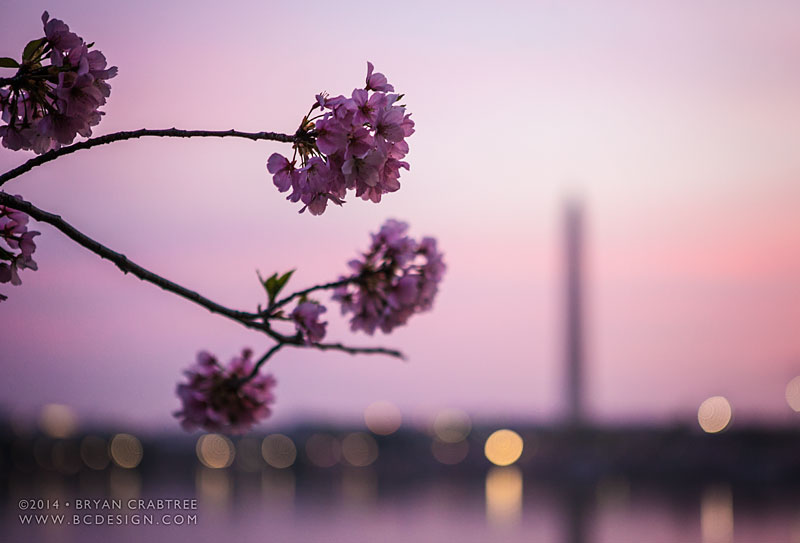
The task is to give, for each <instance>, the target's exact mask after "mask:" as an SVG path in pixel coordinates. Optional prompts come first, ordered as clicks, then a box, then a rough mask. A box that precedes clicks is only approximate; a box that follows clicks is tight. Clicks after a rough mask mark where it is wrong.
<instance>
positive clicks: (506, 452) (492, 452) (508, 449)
mask: <svg viewBox="0 0 800 543" xmlns="http://www.w3.org/2000/svg"><path fill="white" fill-rule="evenodd" d="M522 447H523V442H522V438H521V437H520V435H519V434H518V433H516V432H514V431H513V430H506V429H504V430H497V431H496V432H494V433H493V434H492V435H490V436H489V438H488V439H487V440H486V445H485V446H484V453H485V454H486V458H488V459H489V462H491V463H492V464H495V465H497V466H508V465H511V464H513V463H514V462H516V461H517V460H519V457H520V456H521V455H522Z"/></svg>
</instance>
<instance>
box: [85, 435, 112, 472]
mask: <svg viewBox="0 0 800 543" xmlns="http://www.w3.org/2000/svg"><path fill="white" fill-rule="evenodd" d="M81 460H83V463H84V464H86V465H87V466H88V467H89V468H91V469H94V470H102V469H106V467H108V462H109V458H108V444H107V443H106V440H105V439H103V438H102V437H97V436H86V437H84V438H83V440H82V441H81Z"/></svg>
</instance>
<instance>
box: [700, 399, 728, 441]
mask: <svg viewBox="0 0 800 543" xmlns="http://www.w3.org/2000/svg"><path fill="white" fill-rule="evenodd" d="M732 415H733V410H732V409H731V404H730V403H729V402H728V400H727V399H725V398H724V397H723V396H712V397H711V398H708V399H707V400H705V401H704V402H703V403H701V404H700V408H699V409H698V410H697V422H699V423H700V428H702V429H703V431H704V432H707V433H709V434H715V433H717V432H721V431H722V430H724V429H725V428H727V427H728V425H729V424H730V422H731V417H732Z"/></svg>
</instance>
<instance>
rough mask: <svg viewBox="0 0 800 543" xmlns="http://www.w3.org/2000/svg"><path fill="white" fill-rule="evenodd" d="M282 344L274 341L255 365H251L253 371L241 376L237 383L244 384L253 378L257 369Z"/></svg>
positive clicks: (256, 373) (282, 344)
mask: <svg viewBox="0 0 800 543" xmlns="http://www.w3.org/2000/svg"><path fill="white" fill-rule="evenodd" d="M284 345H285V343H276V344H275V345H273V346H272V348H271V349H270V350H269V351H267V352H266V353H264V356H262V357H261V358H259V359H258V362H256V365H255V366H253V371H251V372H250V374H249V375H247V376H246V377H242V379H241V380H240V381H239V384H244V383H246V382H247V381H249V380H250V379H253V378H254V377H255V376H256V375H258V370H260V369H261V366H263V365H264V364H265V363H266V361H267V360H269V359H270V357H271V356H272V355H273V354H275V353H277V352H278V350H279V349H280V348H281V347H283V346H284Z"/></svg>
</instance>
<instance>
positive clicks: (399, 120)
mask: <svg viewBox="0 0 800 543" xmlns="http://www.w3.org/2000/svg"><path fill="white" fill-rule="evenodd" d="M393 90H394V87H393V86H392V85H390V84H389V83H388V82H387V80H386V76H384V75H383V74H380V73H375V71H374V67H373V65H372V63H367V80H366V86H365V88H363V89H354V90H353V92H352V94H351V97H350V98H347V97H346V96H344V95H338V96H334V97H330V96H328V95H327V94H325V93H321V94H318V95H316V101H315V103H314V105H313V106H312V108H311V111H312V113H313V112H314V111H315V110H317V109H319V110H320V112H321V113H319V114H318V115H316V116H314V117H310V116H306V117H305V118H304V119H303V123H302V126H301V127H300V129H299V130H298V131H297V133H296V136H297V137H298V142H297V143H295V146H294V149H295V157H297V156H299V160H300V162H301V164H300V166H298V167H297V168H296V169H295V166H294V158H293V160H292V162H290V161H289V159H288V158H286V157H284V156H282V155H280V154H278V153H275V154H273V155H272V156H270V158H269V160H268V161H267V170H268V171H269V173H271V174H272V176H273V178H272V179H273V183H275V186H276V187H278V190H279V191H280V192H286V191H288V190H289V188H290V187H291V188H292V189H293V190H292V192H291V193H290V194H289V195H288V196H287V199H288V200H290V201H292V202H297V201H301V202H302V203H303V204H304V206H303V207H302V208H301V209H300V212H301V213H302V212H303V211H305V210H306V209H308V210H309V211H310V212H311V214H312V215H320V214H322V213H323V212H324V211H325V209H326V207H327V204H328V203H329V202H333V203H335V204H337V205H341V204H343V203H344V198H345V196H346V193H347V191H349V190H353V191H355V196H356V197H357V198H361V199H363V200H369V201H372V202H380V201H381V198H382V196H383V195H384V194H387V193H390V192H394V191H396V190H398V189H399V188H400V170H401V169H406V170H408V169H409V165H408V162H405V161H403V160H402V159H403V158H404V157H405V156H406V154H407V153H408V143H407V142H406V141H405V138H407V137H408V136H410V135H411V134H413V133H414V121H412V120H411V118H410V114H408V113H406V110H405V107H403V106H399V105H397V101H398V99H399V95H397V94H387V93H389V92H392V91H393ZM312 121H313V122H312Z"/></svg>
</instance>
